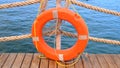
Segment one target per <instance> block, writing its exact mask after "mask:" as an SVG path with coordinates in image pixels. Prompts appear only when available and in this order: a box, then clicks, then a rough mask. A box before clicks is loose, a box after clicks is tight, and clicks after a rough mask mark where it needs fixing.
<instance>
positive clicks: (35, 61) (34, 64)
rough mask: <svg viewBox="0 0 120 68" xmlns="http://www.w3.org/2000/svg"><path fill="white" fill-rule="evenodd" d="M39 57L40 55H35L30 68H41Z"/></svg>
mask: <svg viewBox="0 0 120 68" xmlns="http://www.w3.org/2000/svg"><path fill="white" fill-rule="evenodd" d="M39 55H40V54H39V53H34V56H33V60H32V62H31V67H30V68H39V64H40V58H38V56H39Z"/></svg>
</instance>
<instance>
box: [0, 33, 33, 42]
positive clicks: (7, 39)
mask: <svg viewBox="0 0 120 68" xmlns="http://www.w3.org/2000/svg"><path fill="white" fill-rule="evenodd" d="M26 38H31V34H25V35H19V36H9V37H0V42H5V41H13V40H21V39H26Z"/></svg>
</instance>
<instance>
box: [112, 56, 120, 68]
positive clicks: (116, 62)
mask: <svg viewBox="0 0 120 68" xmlns="http://www.w3.org/2000/svg"><path fill="white" fill-rule="evenodd" d="M111 57H112V59H113V60H114V62H115V64H116V65H117V67H118V68H119V67H120V58H119V56H118V55H111Z"/></svg>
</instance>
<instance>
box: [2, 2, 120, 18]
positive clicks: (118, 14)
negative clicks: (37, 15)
mask: <svg viewBox="0 0 120 68" xmlns="http://www.w3.org/2000/svg"><path fill="white" fill-rule="evenodd" d="M39 2H40V1H39V0H27V1H22V2H15V3H8V4H1V5H0V9H4V8H12V7H19V6H25V5H31V4H35V3H39ZM71 2H72V4H76V5H78V6H81V7H84V8H88V9H91V10H96V11H99V12H104V13H108V14H113V15H116V16H120V12H117V11H113V10H109V9H104V8H100V7H96V6H92V5H89V4H85V3H83V2H79V1H76V0H71Z"/></svg>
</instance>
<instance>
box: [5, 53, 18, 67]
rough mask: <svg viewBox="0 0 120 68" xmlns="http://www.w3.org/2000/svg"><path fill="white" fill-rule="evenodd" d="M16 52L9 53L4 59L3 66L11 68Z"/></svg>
mask: <svg viewBox="0 0 120 68" xmlns="http://www.w3.org/2000/svg"><path fill="white" fill-rule="evenodd" d="M16 55H17V53H10V55H9V57H8V59H7V60H6V62H5V64H4V65H3V68H11V66H12V64H13V62H14V60H15V58H16Z"/></svg>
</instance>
